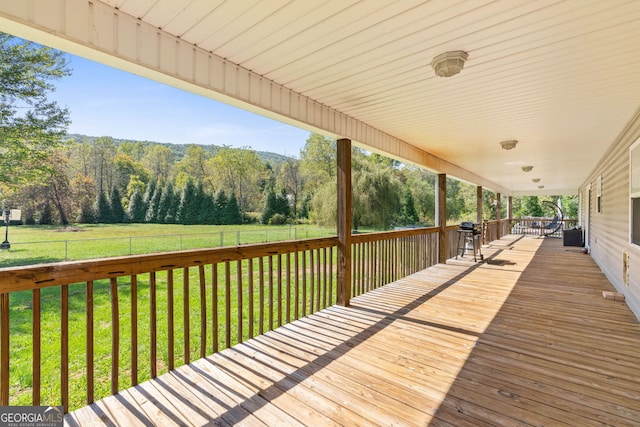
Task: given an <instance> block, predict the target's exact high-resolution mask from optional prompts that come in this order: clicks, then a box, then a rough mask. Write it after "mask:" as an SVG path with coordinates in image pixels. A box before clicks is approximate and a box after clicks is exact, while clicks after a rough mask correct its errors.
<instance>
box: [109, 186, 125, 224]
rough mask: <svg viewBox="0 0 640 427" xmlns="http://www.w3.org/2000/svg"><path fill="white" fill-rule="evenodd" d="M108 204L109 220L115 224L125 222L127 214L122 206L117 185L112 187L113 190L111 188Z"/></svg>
mask: <svg viewBox="0 0 640 427" xmlns="http://www.w3.org/2000/svg"><path fill="white" fill-rule="evenodd" d="M109 204H110V208H111V221H112V222H114V223H116V224H119V223H121V222H127V220H128V218H127V214H126V213H125V211H124V208H123V207H122V198H121V197H120V192H119V191H118V188H117V187H113V190H111V195H110V196H109Z"/></svg>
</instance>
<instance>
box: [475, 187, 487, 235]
mask: <svg viewBox="0 0 640 427" xmlns="http://www.w3.org/2000/svg"><path fill="white" fill-rule="evenodd" d="M476 223H477V224H478V225H479V226H480V231H481V234H480V244H481V245H484V243H485V241H484V233H485V226H484V220H483V218H482V185H477V186H476Z"/></svg>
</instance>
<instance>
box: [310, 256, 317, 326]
mask: <svg viewBox="0 0 640 427" xmlns="http://www.w3.org/2000/svg"><path fill="white" fill-rule="evenodd" d="M313 252H314V251H313V249H311V250H310V251H309V286H310V287H309V314H312V313H314V307H315V295H316V292H315V291H316V281H315V267H316V263H315V257H314V256H313Z"/></svg>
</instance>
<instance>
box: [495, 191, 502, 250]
mask: <svg viewBox="0 0 640 427" xmlns="http://www.w3.org/2000/svg"><path fill="white" fill-rule="evenodd" d="M501 200H502V194H500V193H496V221H498V229H497V230H496V240H500V238H501V237H502V236H501V235H500V232H501V231H502V224H500V220H501V219H502V218H501V217H502V203H501Z"/></svg>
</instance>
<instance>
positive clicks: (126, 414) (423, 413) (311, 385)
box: [65, 236, 640, 427]
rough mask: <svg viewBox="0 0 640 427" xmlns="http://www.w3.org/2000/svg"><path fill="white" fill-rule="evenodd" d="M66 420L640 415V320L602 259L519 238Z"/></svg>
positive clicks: (314, 421)
mask: <svg viewBox="0 0 640 427" xmlns="http://www.w3.org/2000/svg"><path fill="white" fill-rule="evenodd" d="M483 252H484V255H485V260H484V262H482V263H477V264H474V263H472V262H469V261H466V260H463V261H452V262H451V263H450V264H447V265H436V266H434V267H431V268H429V269H427V270H423V271H421V272H419V273H416V274H414V275H411V276H409V277H406V278H404V279H402V280H399V281H397V282H394V283H392V284H389V285H387V286H384V287H382V288H380V289H378V290H376V291H373V292H370V293H367V294H365V295H362V296H360V297H357V298H354V299H353V300H352V306H351V307H349V308H343V307H337V306H335V307H331V308H328V309H325V310H323V311H321V312H319V313H317V314H315V315H312V316H309V317H306V318H303V319H301V320H298V321H295V322H293V323H291V324H289V325H287V326H284V327H281V328H279V329H276V330H275V331H272V332H269V333H267V334H266V335H263V336H261V337H258V338H255V339H252V340H250V341H248V342H245V343H243V344H240V345H237V346H235V347H233V348H231V349H227V350H224V351H222V352H221V353H218V354H215V355H213V356H211V357H207V358H205V359H200V360H198V361H195V362H192V363H191V364H189V365H187V366H183V367H180V368H178V369H177V370H175V371H173V372H170V373H168V374H165V375H162V376H160V377H158V378H157V379H155V380H152V381H148V382H145V383H143V384H140V385H139V386H136V387H133V388H131V389H129V390H126V391H124V392H121V393H119V394H117V395H115V396H111V397H108V398H105V399H103V400H101V401H99V402H97V403H95V404H93V405H90V406H88V407H85V408H82V409H79V410H77V411H75V412H73V413H70V414H68V415H67V417H66V419H65V421H66V422H67V423H68V424H70V425H91V426H94V425H126V426H129V425H160V426H167V425H198V426H199V425H231V424H241V425H261V426H265V425H266V426H276V425H287V426H288V425H309V426H320V425H349V426H355V425H357V426H364V425H419V426H427V425H428V426H431V425H434V426H435V425H450V426H456V427H458V426H474V427H475V426H485V425H492V426H493V425H503V426H518V425H537V426H542V425H545V426H555V425H570V426H577V425H580V426H590V425H615V426H626V425H628V426H631V425H638V423H639V422H640V357H639V355H640V324H639V323H638V322H637V320H636V319H635V317H634V316H633V314H632V313H631V311H630V310H629V309H628V308H627V306H626V305H625V304H624V303H623V302H620V301H614V300H609V299H604V298H603V297H602V291H603V290H609V291H612V290H614V289H613V287H612V286H611V284H610V283H609V282H608V281H607V279H606V278H605V277H604V275H603V274H602V273H601V271H600V270H599V269H598V267H597V266H596V265H595V263H594V262H593V261H592V259H591V257H590V256H588V255H583V254H582V253H581V252H580V250H579V249H578V248H571V247H563V246H562V243H561V241H560V240H558V239H537V238H530V237H526V238H523V237H522V236H507V237H506V238H503V239H502V240H501V241H500V242H496V243H495V244H494V245H492V246H491V247H489V248H484V249H483Z"/></svg>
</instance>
